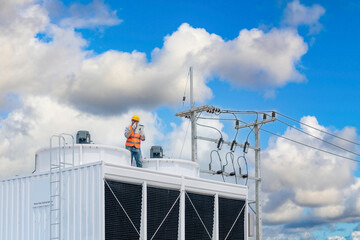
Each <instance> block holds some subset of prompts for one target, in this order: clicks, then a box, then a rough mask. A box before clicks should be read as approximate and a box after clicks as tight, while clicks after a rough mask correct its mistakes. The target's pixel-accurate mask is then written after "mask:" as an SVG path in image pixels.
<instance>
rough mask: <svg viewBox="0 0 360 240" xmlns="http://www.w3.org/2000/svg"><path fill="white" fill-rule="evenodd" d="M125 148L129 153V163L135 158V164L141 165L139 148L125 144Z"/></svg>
mask: <svg viewBox="0 0 360 240" xmlns="http://www.w3.org/2000/svg"><path fill="white" fill-rule="evenodd" d="M126 149H127V150H129V151H130V153H131V163H133V160H134V159H135V163H136V166H137V167H142V162H141V149H140V148H136V147H128V146H126Z"/></svg>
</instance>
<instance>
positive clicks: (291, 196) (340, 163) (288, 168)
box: [262, 116, 360, 226]
mask: <svg viewBox="0 0 360 240" xmlns="http://www.w3.org/2000/svg"><path fill="white" fill-rule="evenodd" d="M301 121H302V122H304V123H306V124H308V125H311V126H314V127H316V128H318V129H322V130H324V131H327V132H332V133H334V131H331V130H330V129H328V128H325V127H324V126H321V125H319V124H318V122H317V120H316V118H315V117H310V116H308V117H303V118H302V119H301ZM302 130H303V131H305V132H307V133H309V134H312V135H315V136H316V137H318V138H320V139H323V140H326V141H328V142H332V143H336V144H338V145H341V146H342V147H344V148H346V149H349V150H352V151H354V150H356V148H355V147H354V146H353V145H351V144H349V143H346V142H343V141H342V143H340V142H338V139H335V138H333V137H331V136H328V135H325V134H324V133H319V132H316V131H315V130H314V129H311V128H308V127H303V128H302ZM335 132H336V134H337V135H339V136H342V137H343V138H346V139H350V140H354V141H355V139H356V138H357V135H356V129H355V128H349V127H346V128H344V129H343V130H341V131H337V130H336V131H335ZM283 136H284V137H287V138H290V139H293V140H296V141H299V142H302V143H305V144H308V145H310V146H313V147H315V148H320V149H324V150H327V151H330V152H334V153H337V154H340V155H343V156H347V157H354V156H353V155H352V154H350V153H347V152H344V151H341V150H339V149H337V148H334V147H332V146H329V145H328V144H326V143H324V142H322V141H319V140H317V139H314V138H312V137H311V136H308V135H305V134H303V133H301V132H299V131H296V130H295V129H290V128H288V129H287V130H286V132H285V133H284V134H283ZM262 161H263V167H264V168H263V180H264V181H263V190H264V192H265V205H264V212H265V214H264V220H265V221H266V222H267V223H270V224H274V223H278V222H279V219H281V220H282V222H283V223H285V222H294V220H297V221H298V223H299V226H300V225H301V222H304V221H305V220H311V219H312V220H313V221H315V222H317V223H326V222H338V221H343V222H344V221H355V220H356V219H359V218H358V217H356V216H357V215H356V214H357V213H359V211H360V208H359V206H360V204H359V201H358V198H359V196H360V194H359V190H360V185H359V179H358V178H356V177H355V176H354V175H353V172H354V171H355V170H356V168H357V164H356V163H354V162H352V161H348V160H345V159H342V158H338V157H335V156H332V155H329V154H327V153H321V152H319V151H317V150H313V149H310V148H307V147H304V146H301V145H297V144H296V143H293V142H289V141H288V140H285V139H281V138H271V139H270V142H269V146H268V148H267V149H265V150H264V152H263V155H262ZM284 204H288V205H289V206H293V207H292V208H291V209H297V208H298V209H299V210H298V211H293V213H294V214H291V211H290V212H287V211H284V207H283V205H284ZM301 210H303V211H301ZM274 216H276V217H274ZM295 222H296V221H295ZM294 226H296V224H294Z"/></svg>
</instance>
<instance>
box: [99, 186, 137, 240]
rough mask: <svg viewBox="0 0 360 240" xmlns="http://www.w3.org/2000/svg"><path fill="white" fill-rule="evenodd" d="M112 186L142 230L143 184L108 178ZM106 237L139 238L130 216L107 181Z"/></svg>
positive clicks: (109, 239) (111, 239) (134, 221)
mask: <svg viewBox="0 0 360 240" xmlns="http://www.w3.org/2000/svg"><path fill="white" fill-rule="evenodd" d="M107 182H108V184H109V185H110V188H111V189H112V191H113V192H114V193H115V195H116V197H117V199H118V200H119V201H120V203H121V205H122V206H123V207H124V209H125V211H126V213H127V214H128V216H129V217H130V219H131V221H132V222H133V224H134V225H135V227H136V229H137V230H138V231H139V232H140V219H141V199H142V186H141V185H135V184H129V183H121V182H115V181H109V180H107ZM105 239H106V240H119V239H139V235H138V233H137V232H136V230H135V228H134V227H133V226H132V224H131V222H130V220H129V218H128V217H127V216H126V214H125V212H124V210H123V209H122V208H121V206H120V205H119V203H118V201H117V200H116V198H115V197H114V195H113V194H112V192H111V191H110V189H109V187H108V186H107V185H106V183H105Z"/></svg>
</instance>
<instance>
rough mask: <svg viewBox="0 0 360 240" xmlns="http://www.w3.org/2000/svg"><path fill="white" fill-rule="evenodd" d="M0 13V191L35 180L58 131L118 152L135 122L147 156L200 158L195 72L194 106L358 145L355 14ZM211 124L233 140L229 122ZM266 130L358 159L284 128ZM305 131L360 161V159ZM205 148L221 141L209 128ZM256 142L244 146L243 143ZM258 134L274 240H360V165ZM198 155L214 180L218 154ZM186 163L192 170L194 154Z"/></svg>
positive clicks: (187, 7)
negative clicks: (155, 151)
mask: <svg viewBox="0 0 360 240" xmlns="http://www.w3.org/2000/svg"><path fill="white" fill-rule="evenodd" d="M1 5H2V8H1V10H0V30H1V31H0V32H1V33H0V42H1V43H2V44H1V46H0V52H2V53H3V54H1V56H0V69H2V71H1V72H0V86H1V87H0V89H1V90H0V116H1V120H0V156H1V157H0V161H2V162H3V164H2V166H1V167H0V177H8V176H11V175H14V174H24V173H29V172H31V169H32V166H33V160H32V156H33V154H34V152H35V151H36V150H37V149H38V148H40V147H43V146H46V144H47V143H48V137H49V136H50V135H52V134H54V133H57V131H61V132H63V131H67V132H72V133H75V132H76V131H77V130H79V129H80V128H81V129H88V130H90V131H91V133H92V136H93V139H95V141H96V142H97V143H104V144H111V145H119V146H122V145H123V144H124V139H122V138H121V137H120V139H119V134H118V133H119V132H120V136H121V134H122V132H123V127H124V126H125V125H127V124H128V121H129V119H130V116H132V115H133V114H135V113H137V114H139V115H140V117H141V121H142V122H143V123H144V124H145V125H146V130H147V141H146V142H145V144H144V146H143V154H144V155H145V156H147V153H148V150H149V148H150V146H151V145H154V144H160V145H163V146H164V149H165V153H166V154H167V156H174V157H175V156H176V155H177V153H179V151H180V149H181V146H182V143H183V139H185V143H186V144H185V148H189V146H190V145H189V144H190V143H189V134H188V135H187V136H186V137H185V138H184V135H185V132H186V128H187V124H188V123H187V122H186V121H184V120H183V119H180V118H176V117H175V116H174V114H175V113H176V112H178V111H181V110H183V109H184V107H183V106H182V102H181V100H182V96H183V93H184V90H185V85H186V81H187V71H188V68H189V67H190V66H193V67H194V78H195V88H196V91H195V93H196V98H197V105H201V104H210V105H214V106H217V107H220V108H223V109H232V110H257V111H262V110H275V111H278V112H280V113H282V114H285V115H287V116H290V117H292V118H294V119H296V120H301V121H303V122H305V123H307V124H309V125H312V126H314V127H316V128H319V129H322V130H324V131H327V132H330V133H332V134H336V135H340V136H342V137H344V138H346V139H349V140H351V141H354V142H359V129H360V121H359V120H358V119H359V118H360V109H359V107H358V105H359V94H360V68H359V67H358V66H359V64H360V58H359V53H360V47H359V44H358V43H359V42H360V28H359V26H358V24H359V23H360V15H359V11H360V3H359V2H358V1H321V0H319V1H305V0H302V1H299V0H294V1H285V0H270V1H259V0H257V1H228V0H226V1H157V0H156V1H138V0H137V1H100V0H98V1H89V0H86V1H85V0H84V1H57V0H44V1H31V0H30V1H25V0H24V1H22V0H19V1H16V2H13V1H3V2H2V3H1ZM15 20H16V21H15ZM186 95H187V98H189V93H188V89H187V90H186ZM186 106H188V103H187V104H186ZM186 106H185V107H186ZM241 119H242V120H244V121H251V120H253V119H254V118H253V116H252V117H251V116H250V117H246V116H242V117H241ZM279 119H281V120H287V121H288V119H286V118H281V117H279ZM288 122H289V123H290V124H291V125H294V126H297V127H301V126H299V125H298V124H296V123H294V122H291V121H288ZM203 123H206V122H203ZM209 124H211V126H213V127H216V128H218V129H220V130H221V131H222V132H223V133H224V134H225V135H226V136H227V138H228V139H232V137H233V136H234V131H233V123H232V122H230V121H222V122H221V121H213V122H212V123H209ZM264 128H266V129H267V130H271V131H272V132H276V133H277V134H279V135H282V136H284V137H288V138H291V139H294V140H297V141H300V142H304V143H307V144H310V145H312V146H314V147H317V148H321V149H324V150H328V151H331V152H334V153H338V154H341V155H344V156H347V157H351V158H356V156H355V155H352V154H349V153H344V152H341V151H340V150H339V149H336V148H335V149H334V148H332V147H331V146H328V145H326V144H324V143H323V142H318V141H317V140H314V138H311V137H309V136H306V135H303V134H301V133H300V132H297V131H296V130H294V129H291V128H288V127H287V126H284V125H283V124H281V123H279V122H275V123H273V124H268V125H267V126H266V127H264ZM59 129H61V130H59ZM302 130H303V131H305V132H307V133H310V134H313V135H316V136H317V137H319V138H321V139H323V140H326V141H330V142H332V143H335V144H336V145H341V147H343V148H347V149H349V150H351V151H355V152H359V148H358V146H356V145H353V144H349V143H346V142H341V141H339V140H338V139H335V138H333V137H331V136H327V135H324V134H321V133H319V132H316V131H311V130H309V129H308V128H302ZM114 133H116V134H114ZM199 134H204V135H206V134H208V136H209V137H218V136H217V135H216V134H217V133H216V132H215V133H214V134H213V133H211V132H209V131H206V130H204V129H200V128H199ZM247 134H248V130H246V131H242V132H240V133H239V136H238V142H242V141H244V140H245V137H246V136H247ZM261 134H262V136H261V140H262V141H261V144H262V145H261V147H262V150H263V153H262V161H263V175H264V182H263V183H264V188H263V190H264V224H265V228H264V236H265V239H360V238H356V236H355V235H356V234H357V233H358V232H359V231H360V229H359V219H360V218H359V216H360V202H359V200H358V199H359V198H360V194H359V189H360V180H359V177H360V170H359V169H358V168H357V163H354V162H351V161H348V160H345V159H341V158H337V157H334V156H331V155H328V154H325V153H319V152H317V151H314V150H310V149H308V148H306V147H301V146H299V145H297V144H294V143H291V142H287V141H286V140H282V139H277V138H276V137H274V136H271V135H269V134H267V133H261ZM250 141H252V142H253V139H250ZM199 146H200V147H202V149H203V150H202V151H201V152H200V153H199V155H200V156H199V159H200V165H201V166H202V167H204V166H205V167H206V166H207V164H208V156H209V152H210V151H211V150H212V149H214V146H213V145H210V144H207V143H201V144H200V145H199ZM19 148H21V149H23V151H18V149H19ZM225 153H226V152H223V154H225ZM237 154H241V152H239V151H238V152H237ZM177 157H179V156H177ZM182 157H183V158H185V159H188V158H189V153H188V151H187V152H186V153H184V154H183V155H182ZM356 159H357V160H359V158H358V157H357V158H356ZM249 163H250V166H252V163H253V157H251V156H250V155H249ZM9 169H11V170H10V171H9ZM251 169H252V167H251ZM314 176H316V177H314ZM229 181H232V180H229ZM250 188H251V185H250ZM351 234H352V235H351Z"/></svg>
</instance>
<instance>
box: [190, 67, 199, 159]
mask: <svg viewBox="0 0 360 240" xmlns="http://www.w3.org/2000/svg"><path fill="white" fill-rule="evenodd" d="M189 71H190V110H191V111H192V110H193V109H194V106H195V103H194V83H193V69H192V67H190V70H189ZM190 120H191V160H192V161H193V162H197V140H196V134H197V131H196V116H195V113H194V112H191V115H190Z"/></svg>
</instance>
